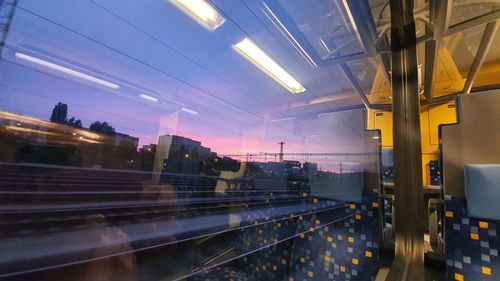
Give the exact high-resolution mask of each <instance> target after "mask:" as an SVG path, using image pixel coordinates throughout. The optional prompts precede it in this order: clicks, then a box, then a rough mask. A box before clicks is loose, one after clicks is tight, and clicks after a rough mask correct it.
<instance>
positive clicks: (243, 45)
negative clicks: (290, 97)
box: [233, 38, 306, 94]
mask: <svg viewBox="0 0 500 281" xmlns="http://www.w3.org/2000/svg"><path fill="white" fill-rule="evenodd" d="M233 47H234V49H235V50H236V51H237V52H238V53H239V54H240V55H242V56H244V57H245V58H246V59H247V60H249V61H250V62H252V63H253V64H254V65H255V66H257V67H258V68H259V69H260V70H262V71H264V72H265V73H266V74H267V75H269V76H270V77H271V78H273V79H274V80H275V81H276V82H278V83H279V84H281V86H283V87H285V88H286V89H287V90H288V91H290V92H292V93H294V94H298V93H302V92H304V91H305V90H306V89H305V88H304V86H302V85H301V84H300V83H299V82H298V81H297V80H295V78H293V77H292V76H291V75H290V74H289V73H288V72H286V70H284V69H283V68H282V67H281V66H280V65H279V64H277V63H276V62H275V61H274V60H273V59H272V58H271V57H269V56H268V55H267V54H266V53H265V52H264V51H263V50H262V49H260V48H259V47H258V46H257V45H255V43H253V42H252V40H250V39H248V38H245V39H243V40H242V41H241V42H239V43H237V44H236V45H233Z"/></svg>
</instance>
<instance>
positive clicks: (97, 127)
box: [89, 121, 116, 135]
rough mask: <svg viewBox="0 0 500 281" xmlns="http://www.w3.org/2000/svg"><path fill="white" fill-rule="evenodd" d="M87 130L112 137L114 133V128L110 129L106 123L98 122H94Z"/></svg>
mask: <svg viewBox="0 0 500 281" xmlns="http://www.w3.org/2000/svg"><path fill="white" fill-rule="evenodd" d="M89 129H90V130H92V131H96V132H99V133H103V134H107V135H114V134H115V133H116V132H115V128H113V127H111V126H110V125H109V124H108V123H107V122H106V121H105V122H102V123H101V122H99V121H95V122H94V123H92V124H90V127H89Z"/></svg>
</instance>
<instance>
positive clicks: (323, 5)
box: [279, 0, 363, 59]
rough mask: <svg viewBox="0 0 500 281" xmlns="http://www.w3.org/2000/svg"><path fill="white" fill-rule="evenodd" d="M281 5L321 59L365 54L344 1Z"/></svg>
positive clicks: (299, 2)
mask: <svg viewBox="0 0 500 281" xmlns="http://www.w3.org/2000/svg"><path fill="white" fill-rule="evenodd" d="M279 2H280V4H281V5H282V7H283V9H284V10H285V11H286V13H287V14H288V16H290V17H291V19H292V20H293V22H294V23H295V25H296V26H297V27H298V29H299V30H300V31H301V32H302V33H303V34H304V36H305V37H306V39H307V40H308V41H309V43H310V44H311V45H312V47H313V48H314V50H315V51H316V52H317V53H318V54H319V56H320V57H321V58H323V59H328V58H332V57H338V56H346V55H351V54H356V53H361V52H363V48H362V46H361V43H360V42H359V40H358V36H357V34H356V32H357V31H356V30H355V27H353V26H352V24H351V21H350V19H349V15H348V12H347V11H346V9H345V7H344V4H343V1H340V0H335V1H327V0H321V1H314V3H312V4H311V3H306V2H303V1H286V0H280V1H279Z"/></svg>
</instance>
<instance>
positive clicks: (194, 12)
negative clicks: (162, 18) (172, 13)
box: [170, 0, 226, 31]
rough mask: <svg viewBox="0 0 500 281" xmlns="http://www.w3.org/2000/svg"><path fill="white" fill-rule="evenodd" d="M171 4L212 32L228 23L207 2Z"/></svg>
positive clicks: (175, 0)
mask: <svg viewBox="0 0 500 281" xmlns="http://www.w3.org/2000/svg"><path fill="white" fill-rule="evenodd" d="M170 3H172V4H173V5H174V6H176V7H177V8H179V9H180V10H181V11H183V12H184V13H185V14H187V15H188V16H190V17H191V18H192V19H193V20H195V21H196V22H198V23H199V24H200V25H202V26H203V27H205V28H207V29H208V30H210V31H214V30H216V29H217V28H218V27H219V26H221V25H222V24H224V22H225V21H226V19H225V18H224V17H223V16H221V15H220V14H219V12H217V10H216V9H215V8H214V7H212V6H211V5H210V3H209V2H208V1H206V0H170Z"/></svg>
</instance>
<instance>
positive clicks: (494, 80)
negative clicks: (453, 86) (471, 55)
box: [472, 31, 500, 89]
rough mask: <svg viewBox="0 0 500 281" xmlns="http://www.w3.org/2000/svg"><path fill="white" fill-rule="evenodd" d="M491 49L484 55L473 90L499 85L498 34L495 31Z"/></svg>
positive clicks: (499, 57) (499, 44)
mask: <svg viewBox="0 0 500 281" xmlns="http://www.w3.org/2000/svg"><path fill="white" fill-rule="evenodd" d="M494 36H495V37H494V38H493V42H492V43H491V47H490V49H489V51H488V54H487V55H486V58H485V60H484V62H483V65H482V66H481V69H480V70H479V73H478V74H477V77H476V80H474V84H473V85H472V87H473V88H476V89H481V88H493V87H495V86H496V87H498V85H499V84H500V48H498V46H500V32H499V31H497V32H496V34H495V35H494Z"/></svg>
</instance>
